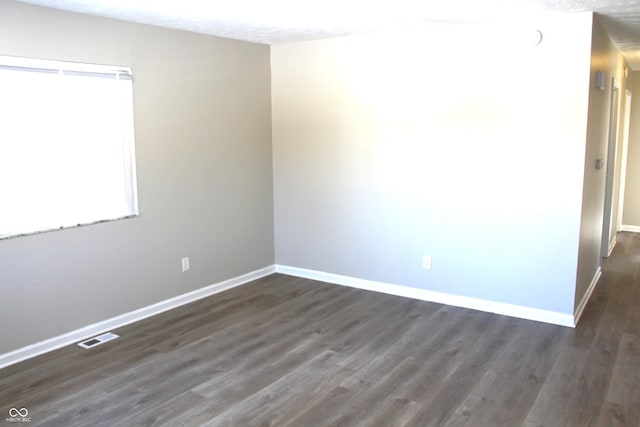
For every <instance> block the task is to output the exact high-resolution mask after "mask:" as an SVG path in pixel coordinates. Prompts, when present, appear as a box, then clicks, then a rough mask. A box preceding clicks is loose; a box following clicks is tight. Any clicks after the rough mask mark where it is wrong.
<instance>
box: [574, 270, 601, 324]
mask: <svg viewBox="0 0 640 427" xmlns="http://www.w3.org/2000/svg"><path fill="white" fill-rule="evenodd" d="M600 276H602V268H600V267H598V269H597V270H596V274H594V275H593V278H592V279H591V283H589V287H588V288H587V292H585V293H584V296H583V297H582V299H581V300H580V303H579V304H578V306H577V307H576V310H575V312H574V314H573V318H574V319H575V324H576V325H577V324H578V321H580V317H581V316H582V312H583V311H584V308H585V307H586V306H587V303H588V302H589V299H591V294H592V293H593V291H594V290H595V289H596V286H597V285H598V281H599V280H600Z"/></svg>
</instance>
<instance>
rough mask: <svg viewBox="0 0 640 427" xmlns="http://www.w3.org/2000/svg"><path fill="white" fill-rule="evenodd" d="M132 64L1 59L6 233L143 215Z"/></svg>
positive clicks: (1, 215)
mask: <svg viewBox="0 0 640 427" xmlns="http://www.w3.org/2000/svg"><path fill="white" fill-rule="evenodd" d="M132 98H133V96H132V74H131V70H130V69H128V68H126V67H114V66H102V65H90V64H76V63H67V62H57V61H43V60H34V59H26V58H14V57H6V56H0V118H1V121H0V123H2V125H1V126H0V238H6V237H13V236H18V235H23V234H30V233H36V232H40V231H47V230H53V229H60V228H66V227H73V226H77V225H84V224H91V223H96V222H102V221H108V220H114V219H121V218H127V217H131V216H135V215H137V214H138V206H137V195H136V178H135V157H134V141H133V100H132Z"/></svg>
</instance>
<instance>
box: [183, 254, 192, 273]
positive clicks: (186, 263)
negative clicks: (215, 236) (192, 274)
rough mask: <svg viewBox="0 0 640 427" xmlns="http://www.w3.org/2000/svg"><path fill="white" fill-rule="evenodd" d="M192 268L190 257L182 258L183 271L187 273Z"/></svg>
mask: <svg viewBox="0 0 640 427" xmlns="http://www.w3.org/2000/svg"><path fill="white" fill-rule="evenodd" d="M190 269H191V264H190V263H189V257H185V258H182V272H183V273H185V272H187V271H189V270H190Z"/></svg>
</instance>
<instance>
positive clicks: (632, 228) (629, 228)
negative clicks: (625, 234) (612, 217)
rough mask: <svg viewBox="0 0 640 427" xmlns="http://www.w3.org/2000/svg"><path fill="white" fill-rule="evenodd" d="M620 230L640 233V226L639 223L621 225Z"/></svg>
mask: <svg viewBox="0 0 640 427" xmlns="http://www.w3.org/2000/svg"><path fill="white" fill-rule="evenodd" d="M620 231H630V232H632V233H640V226H639V225H624V224H623V225H621V226H620Z"/></svg>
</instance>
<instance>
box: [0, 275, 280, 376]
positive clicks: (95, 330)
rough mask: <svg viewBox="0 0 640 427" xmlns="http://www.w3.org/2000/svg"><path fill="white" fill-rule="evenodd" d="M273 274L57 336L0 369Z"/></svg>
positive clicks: (2, 360) (2, 359)
mask: <svg viewBox="0 0 640 427" xmlns="http://www.w3.org/2000/svg"><path fill="white" fill-rule="evenodd" d="M274 272H275V266H273V265H271V266H268V267H265V268H261V269H259V270H255V271H252V272H250V273H247V274H243V275H241V276H237V277H233V278H231V279H228V280H224V281H222V282H219V283H215V284H213V285H209V286H206V287H204V288H200V289H196V290H195V291H192V292H187V293H185V294H182V295H178V296H177V297H173V298H169V299H167V300H164V301H160V302H158V303H156V304H151V305H149V306H147V307H142V308H140V309H138V310H133V311H130V312H128V313H124V314H121V315H119V316H116V317H112V318H111V319H107V320H103V321H101V322H98V323H94V324H92V325H87V326H85V327H83V328H80V329H76V330H75V331H71V332H68V333H66V334H62V335H58V336H57V337H53V338H49V339H47V340H44V341H41V342H39V343H35V344H31V345H28V346H26V347H22V348H19V349H17V350H14V351H11V352H9V353H5V354H0V368H4V367H6V366H9V365H13V364H14V363H18V362H21V361H23V360H26V359H30V358H32V357H35V356H38V355H40V354H43V353H48V352H50V351H52V350H55V349H58V348H60V347H64V346H67V345H70V344H74V343H76V342H78V341H82V340H84V339H86V338H89V337H91V336H94V335H98V334H100V333H103V332H105V331H108V330H111V329H116V328H120V327H122V326H124V325H128V324H130V323H133V322H137V321H138V320H142V319H146V318H147V317H150V316H154V315H156V314H160V313H162V312H165V311H167V310H171V309H173V308H176V307H180V306H182V305H185V304H189V303H190V302H194V301H197V300H199V299H202V298H206V297H208V296H210V295H213V294H217V293H218V292H222V291H226V290H227V289H231V288H235V287H236V286H240V285H244V284H245V283H249V282H251V281H254V280H257V279H259V278H261V277H265V276H268V275H270V274H273V273H274Z"/></svg>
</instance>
